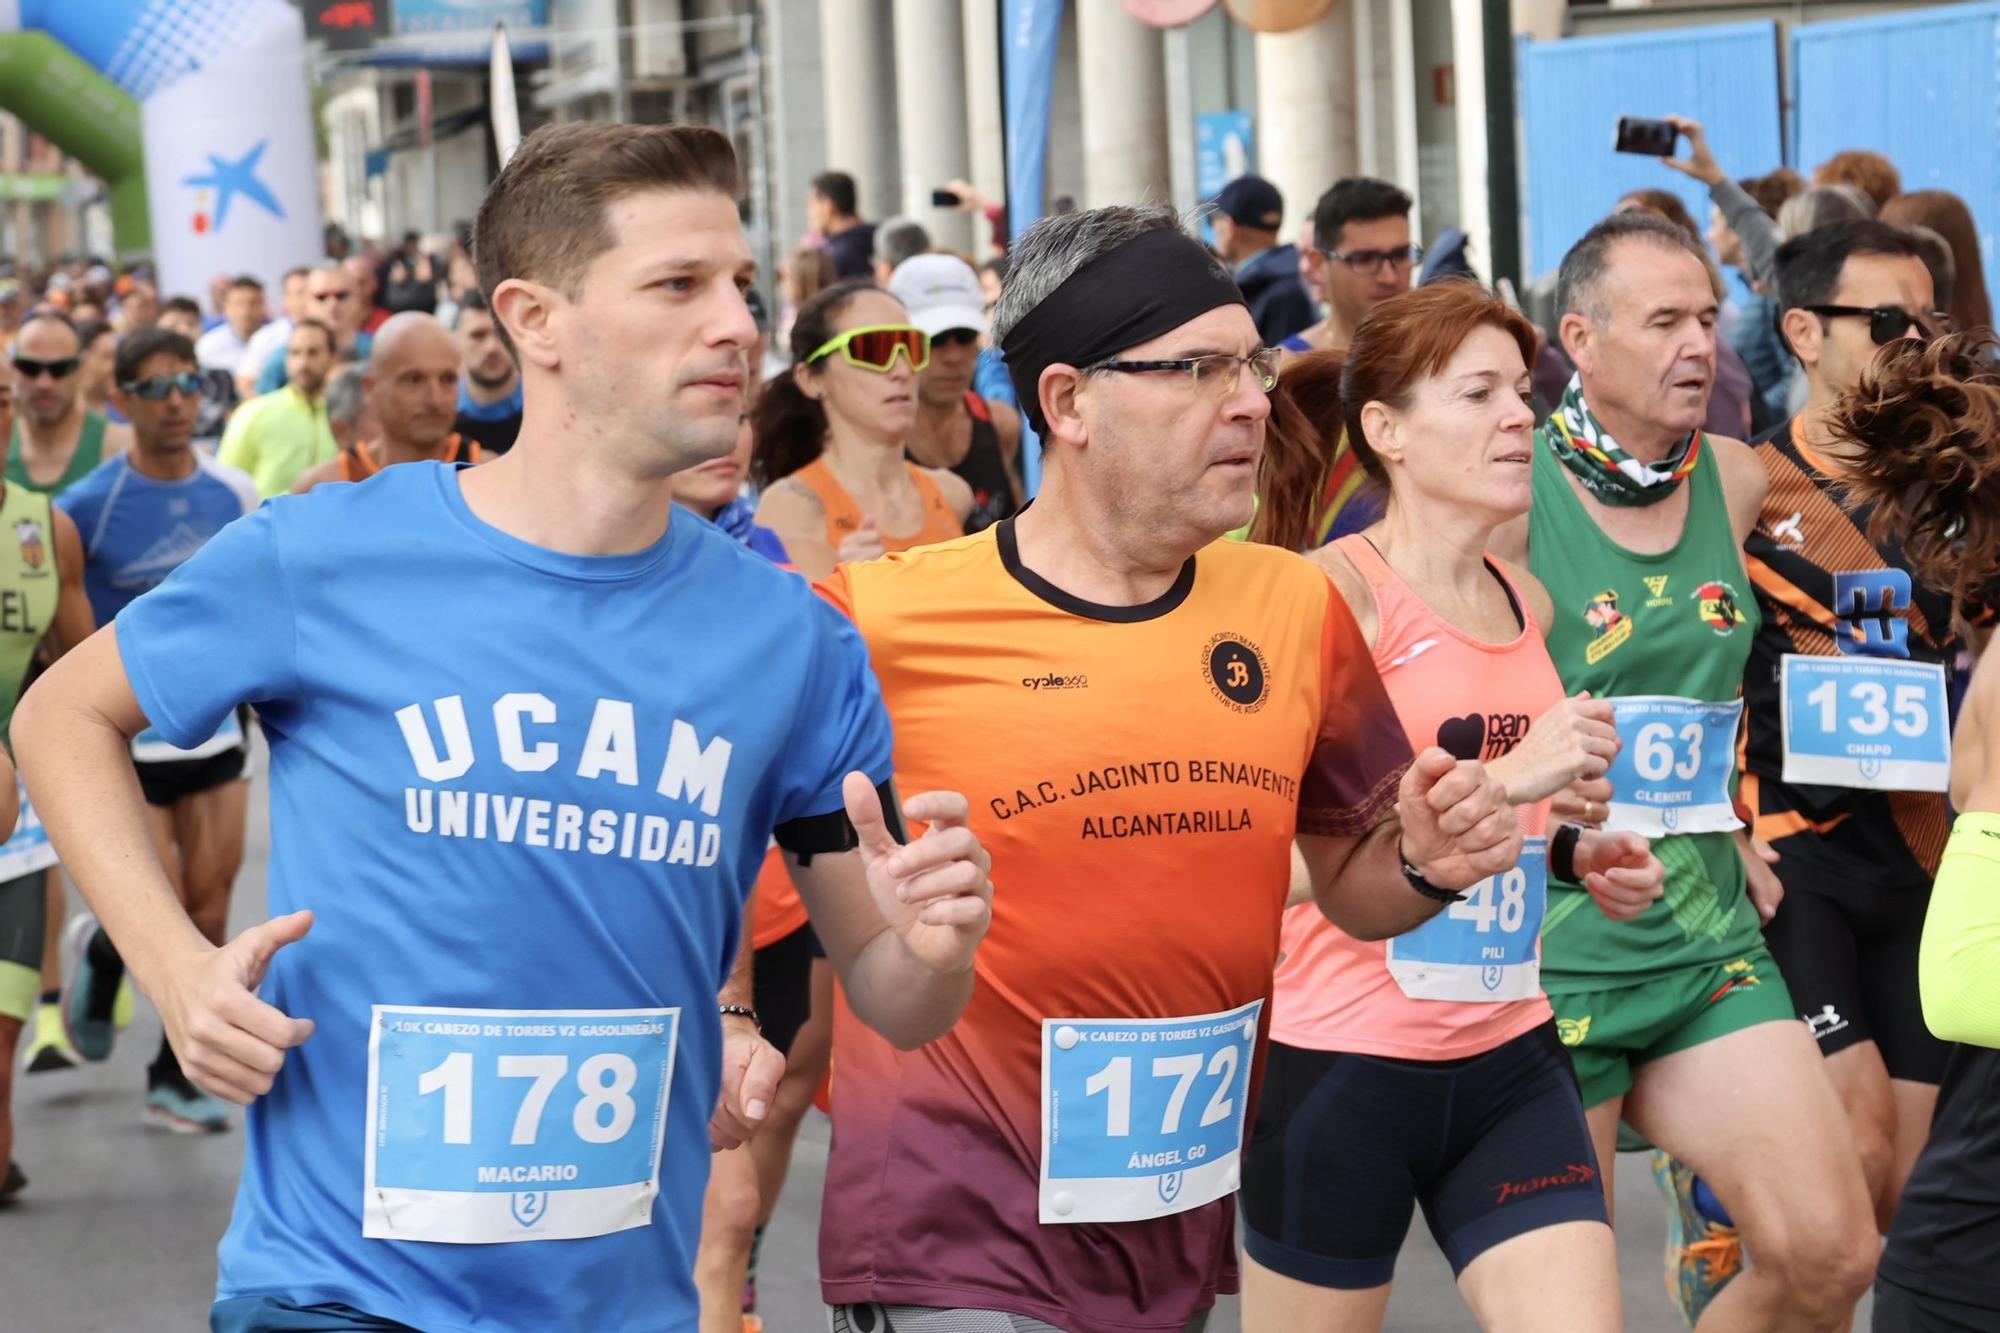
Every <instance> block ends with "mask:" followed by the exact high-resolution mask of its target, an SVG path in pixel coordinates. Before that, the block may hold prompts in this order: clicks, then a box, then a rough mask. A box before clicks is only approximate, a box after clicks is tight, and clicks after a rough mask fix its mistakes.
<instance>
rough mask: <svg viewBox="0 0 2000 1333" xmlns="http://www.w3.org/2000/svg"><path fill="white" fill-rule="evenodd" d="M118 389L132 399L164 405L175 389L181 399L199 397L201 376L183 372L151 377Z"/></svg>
mask: <svg viewBox="0 0 2000 1333" xmlns="http://www.w3.org/2000/svg"><path fill="white" fill-rule="evenodd" d="M118 387H119V388H120V389H122V390H124V391H125V392H126V393H129V394H131V395H132V396H133V397H134V398H142V399H144V400H145V401H147V402H149V403H164V402H165V401H166V400H167V399H169V398H171V397H172V396H173V393H174V390H176V389H179V390H180V392H181V397H183V398H198V397H200V396H201V376H199V375H197V374H195V373H194V372H193V371H192V370H183V371H181V372H179V373H178V374H174V375H151V376H148V377H147V378H145V379H143V380H134V381H132V382H131V383H129V384H121V385H119V386H118Z"/></svg>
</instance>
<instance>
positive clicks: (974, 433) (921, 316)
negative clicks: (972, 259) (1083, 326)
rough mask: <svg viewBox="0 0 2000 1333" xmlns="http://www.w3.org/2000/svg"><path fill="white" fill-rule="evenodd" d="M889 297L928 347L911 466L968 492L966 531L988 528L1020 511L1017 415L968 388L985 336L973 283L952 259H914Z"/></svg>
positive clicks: (981, 298) (968, 269) (892, 283)
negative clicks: (951, 479) (946, 474)
mask: <svg viewBox="0 0 2000 1333" xmlns="http://www.w3.org/2000/svg"><path fill="white" fill-rule="evenodd" d="M889 294H890V295H891V296H894V297H895V298H896V299H897V300H899V301H901V302H902V303H903V307H904V309H906V310H908V311H909V312H910V322H911V323H912V324H914V325H916V326H917V327H918V328H920V329H922V330H923V331H924V332H925V333H927V334H929V335H930V339H931V360H930V364H929V365H927V366H925V367H924V370H923V373H922V374H920V375H918V376H917V424H916V426H915V427H914V428H913V429H912V430H911V432H910V441H909V448H908V451H907V452H908V453H909V456H910V461H912V462H914V463H919V464H922V465H923V466H924V467H933V468H944V469H947V470H949V471H951V472H955V473H957V474H958V475H959V476H960V477H961V478H963V479H964V481H965V484H966V485H968V486H970V487H971V488H972V512H971V513H970V514H969V515H967V517H966V520H965V530H966V531H967V532H978V531H980V530H981V529H983V528H989V527H991V526H993V525H994V524H995V523H998V522H999V521H1000V520H1001V519H1003V518H1005V517H1007V515H1009V514H1011V513H1013V512H1014V511H1015V510H1016V509H1018V508H1020V506H1021V500H1022V498H1023V497H1022V494H1021V471H1020V461H1019V460H1020V454H1021V415H1020V413H1018V412H1016V411H1015V410H1014V409H1013V408H1011V407H1009V406H1007V405H1006V404H1005V403H996V402H992V401H990V400H988V399H986V398H982V397H980V396H979V394H978V393H977V392H975V391H974V389H973V387H972V377H973V370H974V367H975V366H976V365H977V364H978V361H979V344H980V342H981V341H982V339H983V338H984V336H985V333H986V311H985V292H984V291H982V290H981V288H980V285H979V275H978V274H976V273H974V272H973V271H972V265H970V264H968V263H966V262H965V261H964V260H963V259H960V258H958V256H956V255H917V256H916V257H915V258H912V259H906V260H904V261H903V262H902V263H901V264H899V265H897V266H896V271H895V273H894V274H893V275H892V276H891V277H890V279H889Z"/></svg>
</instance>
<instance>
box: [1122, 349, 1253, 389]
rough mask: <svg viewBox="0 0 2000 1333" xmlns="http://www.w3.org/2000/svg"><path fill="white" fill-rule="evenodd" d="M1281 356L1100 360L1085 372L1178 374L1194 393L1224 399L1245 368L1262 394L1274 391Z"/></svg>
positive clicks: (1241, 376) (1238, 382)
mask: <svg viewBox="0 0 2000 1333" xmlns="http://www.w3.org/2000/svg"><path fill="white" fill-rule="evenodd" d="M1280 355H1281V353H1280V351H1279V349H1278V348H1275V347H1260V348H1258V349H1257V350H1256V351H1254V352H1252V353H1250V355H1248V356H1232V355H1230V354H1229V353H1227V352H1216V353H1214V354H1212V355H1209V356H1184V357H1179V358H1177V359H1175V360H1172V361H1100V362H1098V363H1097V364H1096V365H1094V366H1090V367H1087V368H1086V369H1085V372H1084V373H1085V374H1090V373H1092V372H1095V371H1099V370H1110V371H1115V372H1117V373H1118V374H1120V375H1150V374H1155V373H1158V372H1164V371H1178V372H1179V373H1181V374H1183V375H1186V376H1187V377H1188V381H1189V383H1191V384H1193V385H1194V387H1195V390H1196V391H1197V392H1201V391H1206V392H1208V393H1210V394H1212V395H1214V396H1215V397H1217V398H1227V397H1228V396H1229V395H1230V394H1231V393H1233V392H1235V390H1236V386H1237V385H1238V384H1240V383H1241V382H1242V378H1243V367H1245V366H1248V367H1249V368H1250V374H1251V375H1252V376H1253V377H1255V379H1256V381H1257V387H1258V388H1260V389H1262V390H1263V391H1264V392H1265V393H1269V392H1271V390H1273V389H1275V388H1277V387H1278V358H1279V356H1280Z"/></svg>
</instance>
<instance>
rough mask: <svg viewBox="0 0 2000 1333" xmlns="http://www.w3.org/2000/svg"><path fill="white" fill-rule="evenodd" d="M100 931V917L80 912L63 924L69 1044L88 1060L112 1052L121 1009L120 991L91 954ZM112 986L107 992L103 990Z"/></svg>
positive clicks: (65, 1017) (65, 1021)
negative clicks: (117, 990) (109, 982)
mask: <svg viewBox="0 0 2000 1333" xmlns="http://www.w3.org/2000/svg"><path fill="white" fill-rule="evenodd" d="M96 934H97V918H96V917H94V916H92V915H91V914H90V913H88V912H78V913H77V914H76V915H75V916H73V917H71V918H70V919H69V924H68V925H66V926H64V927H63V936H62V943H63V975H64V976H66V977H68V978H69V985H68V986H67V987H65V988H64V990H63V997H62V1015H63V1026H64V1027H65V1028H66V1029H67V1030H68V1033H69V1044H70V1046H71V1047H72V1048H73V1049H74V1050H75V1051H76V1053H77V1054H78V1055H80V1056H82V1057H83V1058H84V1059H86V1060H90V1061H97V1060H103V1059H105V1058H107V1057H108V1056H110V1054H111V1044H112V1041H113V1040H114V1039H115V1038H116V1037H117V1035H118V1034H117V1028H116V1026H115V1025H114V1024H113V1022H112V1018H113V1015H114V1014H115V1012H116V1010H117V1007H118V1005H117V992H116V990H115V989H112V988H111V987H109V986H107V985H106V984H105V982H106V980H107V979H106V978H104V977H102V976H100V975H99V972H100V969H99V968H98V966H97V964H96V963H95V962H93V961H92V959H91V956H90V942H91V939H92V938H93V937H94V936H95V935H96ZM106 990H111V994H110V995H108V996H106V995H103V994H101V992H103V991H106Z"/></svg>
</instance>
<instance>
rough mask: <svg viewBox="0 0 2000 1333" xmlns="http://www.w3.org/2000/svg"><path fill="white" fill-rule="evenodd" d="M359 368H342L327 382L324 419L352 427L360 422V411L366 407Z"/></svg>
mask: <svg viewBox="0 0 2000 1333" xmlns="http://www.w3.org/2000/svg"><path fill="white" fill-rule="evenodd" d="M361 374H362V371H361V367H360V366H344V367H342V368H341V369H340V370H339V371H337V372H336V373H335V374H334V377H333V378H332V379H331V380H329V381H327V386H326V419H327V420H328V421H338V422H341V423H343V424H345V425H349V426H351V425H353V424H354V423H355V422H357V421H359V420H361V413H362V410H363V409H364V408H365V407H366V406H367V400H366V395H365V394H364V392H363V390H362V387H361Z"/></svg>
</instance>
